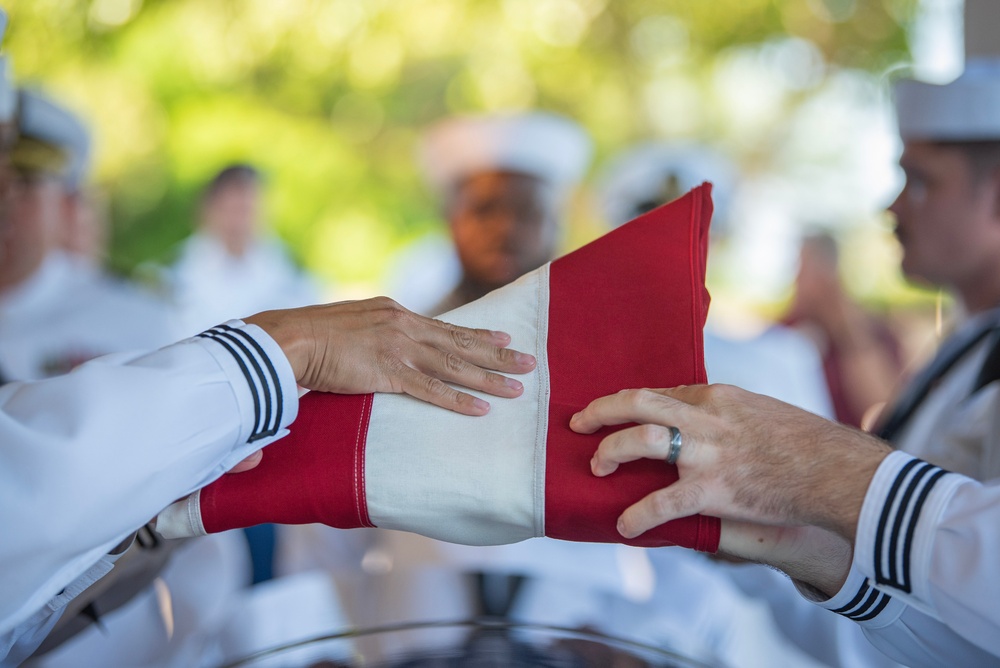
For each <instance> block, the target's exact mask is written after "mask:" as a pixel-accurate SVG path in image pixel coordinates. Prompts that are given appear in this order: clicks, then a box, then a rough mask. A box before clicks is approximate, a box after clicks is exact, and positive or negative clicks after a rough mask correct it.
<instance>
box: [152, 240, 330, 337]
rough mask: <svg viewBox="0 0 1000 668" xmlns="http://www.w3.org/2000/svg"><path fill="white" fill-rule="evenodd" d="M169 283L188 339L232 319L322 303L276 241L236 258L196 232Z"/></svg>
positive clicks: (257, 244)
mask: <svg viewBox="0 0 1000 668" xmlns="http://www.w3.org/2000/svg"><path fill="white" fill-rule="evenodd" d="M170 280H171V282H172V284H173V289H174V298H175V300H176V302H177V306H178V309H179V310H180V318H181V327H182V334H183V335H185V336H188V335H191V334H193V333H195V332H200V331H201V330H203V329H207V328H208V327H212V326H213V325H215V324H217V323H219V322H222V321H223V320H225V319H227V318H231V317H233V315H239V316H249V315H253V314H254V313H259V312H261V311H267V310H270V309H277V308H294V307H297V306H307V305H309V304H315V303H316V302H318V301H319V290H318V289H317V287H316V285H315V284H314V283H313V281H312V280H311V279H310V278H309V277H308V276H306V275H305V274H303V273H302V272H301V271H300V270H299V269H298V268H297V267H295V265H294V264H292V261H291V260H290V259H289V257H288V253H287V252H286V251H285V249H284V248H283V247H282V246H281V244H280V243H278V241H277V240H274V239H267V240H262V241H257V242H255V243H254V244H253V245H252V246H251V247H250V248H249V249H248V250H247V251H246V253H245V254H244V255H243V256H242V257H239V258H236V257H233V256H232V255H230V254H229V252H228V251H226V249H225V247H224V246H223V244H222V243H221V242H220V241H218V240H216V239H215V238H213V237H211V236H209V235H206V234H203V233H200V232H196V233H195V234H192V235H191V237H189V238H188V239H187V240H186V241H185V242H184V244H183V246H182V248H181V253H180V257H179V258H178V260H177V263H176V264H175V265H174V267H173V269H172V270H171V279H170Z"/></svg>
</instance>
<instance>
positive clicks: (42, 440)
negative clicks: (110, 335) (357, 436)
mask: <svg viewBox="0 0 1000 668" xmlns="http://www.w3.org/2000/svg"><path fill="white" fill-rule="evenodd" d="M249 332H250V333H251V335H252V339H251V338H248V337H247V336H245V335H244V334H241V333H237V332H233V331H226V332H220V333H218V334H216V335H213V337H214V338H197V339H190V340H188V341H185V342H181V343H179V344H175V345H172V346H168V347H166V348H164V349H162V350H160V351H157V352H154V353H150V354H147V355H141V356H131V357H126V356H111V357H108V358H102V359H99V360H95V361H94V362H91V363H89V364H86V365H84V366H82V367H80V368H79V369H77V370H76V371H74V372H73V373H70V374H67V375H65V376H60V377H57V378H53V379H50V380H47V381H41V382H37V383H14V384H10V385H7V386H5V387H4V388H3V389H2V390H0V442H2V443H3V448H2V449H0V460H2V461H0V471H2V472H4V473H3V474H2V475H4V476H6V477H7V480H5V481H4V484H3V485H0V527H2V529H0V533H2V534H3V535H4V540H3V541H0V580H2V581H0V590H2V591H3V592H4V596H3V597H0V630H2V629H6V628H8V627H9V626H10V625H12V624H14V623H17V621H19V619H21V618H23V617H24V616H25V615H26V614H28V613H30V612H31V611H32V610H33V609H37V608H38V607H40V606H41V605H43V604H44V603H45V602H46V601H47V600H49V599H50V598H51V597H52V596H53V595H55V594H56V593H57V592H58V591H59V590H60V589H61V588H62V587H63V586H65V585H66V584H68V583H69V582H71V581H72V580H74V579H75V578H76V577H77V576H78V575H80V574H81V573H82V572H83V571H85V570H86V569H87V568H88V567H89V566H90V565H91V564H93V563H94V562H96V561H97V560H98V558H100V556H101V555H102V554H104V553H105V552H106V551H107V550H108V549H110V548H111V547H113V546H114V545H115V544H116V543H117V542H119V541H120V540H121V539H122V538H123V537H124V536H126V535H127V534H128V533H130V532H131V531H133V530H135V529H136V528H137V527H138V526H140V525H142V524H143V523H144V522H146V521H148V520H149V519H150V518H151V517H153V516H154V515H156V513H157V512H159V511H160V510H161V509H162V508H163V507H165V506H166V505H168V504H169V503H171V502H172V501H173V500H174V499H176V498H178V497H180V496H183V495H185V494H187V493H189V492H191V491H192V490H194V489H196V488H198V487H200V486H202V485H205V484H207V483H208V482H210V481H212V480H213V479H215V478H217V477H218V476H220V475H221V474H222V473H223V472H224V471H226V470H227V469H228V468H230V467H232V466H233V465H234V464H236V463H237V462H238V461H239V460H240V459H242V458H244V457H246V456H247V455H249V454H250V453H252V452H253V451H255V450H257V449H259V448H260V447H262V446H263V445H265V444H267V443H268V442H270V441H272V440H274V439H275V438H277V437H278V436H280V435H281V433H282V430H283V429H284V427H285V426H287V424H289V423H290V422H291V421H292V419H294V417H295V414H296V411H297V395H296V386H295V382H294V379H293V378H292V373H291V370H290V369H289V368H288V366H287V362H286V361H285V360H284V357H283V355H282V353H281V351H280V349H279V348H278V347H277V345H276V344H275V343H274V342H273V341H272V340H270V339H269V337H267V336H266V335H265V334H264V333H263V332H262V331H261V330H259V329H257V328H249ZM257 346H260V350H258V349H257ZM261 351H263V352H261ZM272 369H273V371H272Z"/></svg>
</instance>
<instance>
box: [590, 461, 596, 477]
mask: <svg viewBox="0 0 1000 668" xmlns="http://www.w3.org/2000/svg"><path fill="white" fill-rule="evenodd" d="M590 472H591V473H593V474H594V475H597V458H596V457H593V458H592V459H591V460H590Z"/></svg>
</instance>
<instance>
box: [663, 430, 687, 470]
mask: <svg viewBox="0 0 1000 668" xmlns="http://www.w3.org/2000/svg"><path fill="white" fill-rule="evenodd" d="M667 430H668V431H669V432H670V450H669V451H668V452H667V458H666V459H665V460H664V461H666V462H667V463H668V464H670V465H674V464H676V463H677V458H678V457H680V456H681V446H682V445H683V444H684V442H683V440H682V439H681V430H680V429H678V428H677V427H667Z"/></svg>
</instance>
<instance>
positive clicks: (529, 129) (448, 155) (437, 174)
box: [419, 112, 591, 198]
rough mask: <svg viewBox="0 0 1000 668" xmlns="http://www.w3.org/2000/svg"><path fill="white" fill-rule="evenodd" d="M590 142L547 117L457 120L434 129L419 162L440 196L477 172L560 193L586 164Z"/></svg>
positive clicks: (572, 125) (564, 120) (580, 174)
mask: <svg viewBox="0 0 1000 668" xmlns="http://www.w3.org/2000/svg"><path fill="white" fill-rule="evenodd" d="M590 154H591V142H590V138H589V137H588V136H587V134H586V133H585V132H584V131H583V129H582V128H581V127H580V126H579V125H577V124H576V123H574V122H573V121H571V120H569V119H567V118H564V117H562V116H557V115H555V114H549V113H540V112H536V113H525V114H508V115H490V116H459V117H455V118H449V119H446V120H444V121H442V122H440V123H438V124H437V125H435V126H433V127H432V128H431V129H430V130H429V131H428V132H427V134H426V135H425V136H424V140H423V142H422V144H421V146H420V153H419V160H420V164H421V167H422V168H423V170H424V174H425V176H426V178H427V181H428V183H429V184H430V185H431V187H432V188H433V189H434V190H435V191H436V192H437V193H438V195H439V196H441V197H442V198H444V197H447V196H448V195H450V194H451V190H452V189H453V188H454V187H455V186H457V185H458V184H459V183H461V182H462V181H463V180H464V179H466V178H468V177H469V176H472V175H473V174H476V173H478V172H484V171H493V170H502V171H511V172H517V173H521V174H528V175H530V176H534V177H536V178H538V179H541V180H543V181H546V182H548V183H550V184H552V185H553V186H555V187H556V189H557V191H559V192H561V193H564V192H567V191H568V190H569V189H570V188H572V187H573V186H575V185H576V184H577V183H578V182H579V181H580V179H581V178H583V174H584V172H585V171H586V170H587V167H588V165H589V163H590Z"/></svg>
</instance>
